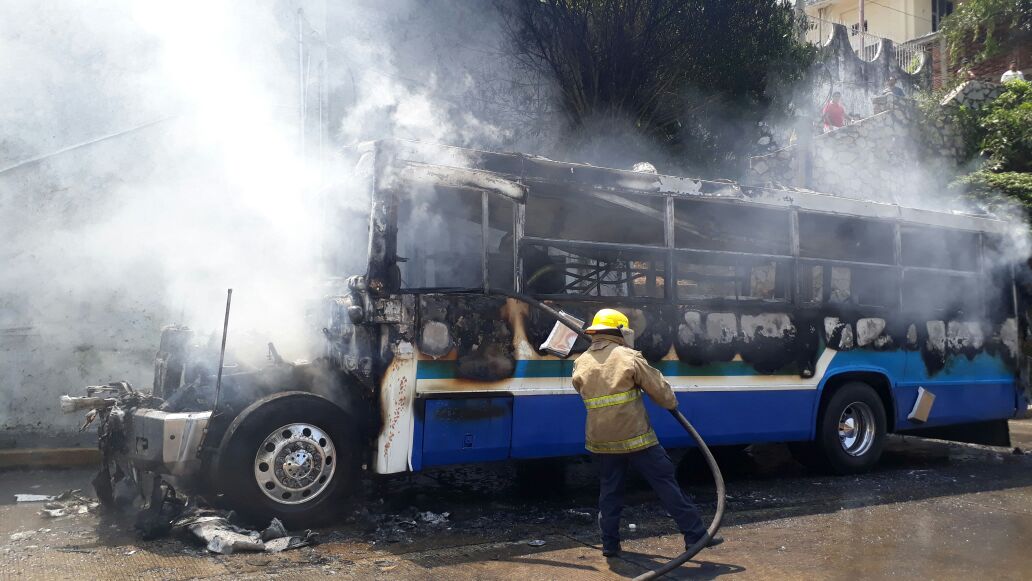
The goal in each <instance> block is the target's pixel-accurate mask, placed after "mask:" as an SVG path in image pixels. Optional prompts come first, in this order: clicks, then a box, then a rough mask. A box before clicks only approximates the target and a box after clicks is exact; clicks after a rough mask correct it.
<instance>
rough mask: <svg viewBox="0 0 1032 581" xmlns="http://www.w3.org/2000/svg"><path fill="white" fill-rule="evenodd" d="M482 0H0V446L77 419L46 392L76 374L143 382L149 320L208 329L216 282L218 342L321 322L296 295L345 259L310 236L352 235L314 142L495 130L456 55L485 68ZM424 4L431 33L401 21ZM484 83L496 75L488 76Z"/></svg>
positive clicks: (60, 388) (280, 333) (294, 346)
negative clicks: (225, 317) (61, 412)
mask: <svg viewBox="0 0 1032 581" xmlns="http://www.w3.org/2000/svg"><path fill="white" fill-rule="evenodd" d="M488 10H489V7H488V6H483V7H479V6H477V7H474V6H471V5H468V4H466V3H461V2H456V3H445V5H444V9H441V7H440V6H438V7H434V6H428V5H427V4H426V3H424V2H417V1H410V2H404V3H397V4H395V5H392V6H389V7H385V6H380V3H375V2H370V1H367V0H362V1H360V2H348V3H344V4H342V5H336V4H333V3H327V2H317V1H292V0H267V1H264V2H258V3H253V2H244V1H242V0H241V1H223V2H205V1H202V0H185V1H183V2H176V3H171V4H170V3H153V2H142V1H140V2H135V1H132V0H104V1H102V2H94V1H90V2H87V1H85V0H73V1H68V2H62V3H45V4H40V3H38V2H33V1H31V0H10V1H8V2H5V3H4V5H3V7H2V8H0V75H2V78H4V79H5V82H4V84H3V87H2V88H0V103H2V106H0V127H2V128H3V131H2V137H0V172H2V173H0V231H3V232H4V233H5V236H4V239H5V242H4V245H3V247H2V248H0V307H2V310H0V430H4V431H3V432H0V434H7V436H6V442H7V443H8V444H10V443H11V442H13V441H16V440H17V439H18V438H19V437H21V434H24V432H25V430H26V428H29V427H31V426H32V425H36V426H38V427H39V428H40V429H41V430H43V431H48V430H50V429H51V428H56V429H58V430H62V429H68V428H70V427H71V426H72V425H74V423H75V422H77V421H78V418H61V417H60V416H58V414H57V412H56V401H57V396H58V395H60V394H61V393H68V392H74V391H77V390H78V388H79V387H80V386H81V385H83V384H84V383H96V382H99V381H106V380H110V379H121V378H126V379H130V380H132V381H135V382H137V383H140V384H142V385H141V387H148V383H149V375H150V365H151V358H152V357H153V353H154V351H155V350H156V347H157V338H158V334H159V331H160V328H161V326H162V325H163V324H165V323H168V322H171V321H177V322H181V323H186V324H189V325H191V326H192V327H194V328H195V329H197V330H198V331H200V332H204V333H207V332H212V331H217V330H218V329H219V327H220V325H221V320H222V310H223V307H224V304H225V303H224V300H225V290H226V289H227V288H230V287H232V288H234V299H233V312H232V316H231V322H230V343H231V345H235V346H237V347H240V346H241V345H243V344H246V343H248V342H251V343H254V344H260V345H264V339H265V338H266V337H268V338H270V339H272V340H274V341H275V342H276V344H277V347H279V350H280V352H281V353H282V354H283V355H284V356H285V357H287V358H294V357H309V356H311V355H312V353H311V352H310V351H309V350H307V347H308V346H309V344H308V343H307V339H308V338H309V337H310V334H311V332H312V331H313V330H317V329H318V328H320V327H321V322H313V321H312V320H310V318H306V316H307V315H308V312H307V311H306V309H307V307H308V306H309V305H310V304H311V303H310V301H311V299H316V298H318V296H319V295H320V294H321V293H323V292H324V290H325V287H323V286H321V285H320V282H321V281H322V280H324V279H325V277H326V275H328V274H333V275H341V274H354V272H351V273H327V272H326V271H325V269H324V268H323V266H324V262H323V259H324V256H325V250H326V249H327V248H333V249H334V251H337V252H339V251H340V249H341V248H344V249H345V252H348V251H353V252H354V253H355V254H357V255H360V254H362V253H364V251H365V247H366V244H365V233H364V232H362V231H359V232H356V231H354V230H347V229H346V228H344V227H343V226H342V225H338V224H334V223H332V222H331V221H330V220H328V218H327V216H332V215H334V212H336V211H337V210H339V209H341V208H344V209H351V210H354V211H356V212H361V211H363V210H366V208H367V199H366V197H365V196H366V195H367V193H366V192H362V191H359V190H357V189H356V188H354V187H353V186H352V185H351V182H350V181H349V177H350V176H349V174H348V168H347V167H346V166H345V165H343V164H342V162H341V161H340V160H339V159H338V158H336V157H335V154H334V153H333V151H334V149H335V147H336V146H337V145H339V144H347V143H352V142H355V141H358V140H366V139H374V138H384V137H404V138H413V139H422V140H428V141H441V142H448V143H453V144H460V145H480V146H484V145H499V144H502V143H504V142H507V141H511V140H512V139H513V135H514V134H515V133H514V132H513V131H511V130H508V129H505V128H503V127H501V126H500V125H499V123H496V122H493V121H487V120H485V119H486V116H487V115H490V114H492V113H491V112H490V111H491V109H490V107H480V108H477V107H476V106H474V105H475V103H473V102H471V101H470V100H469V99H470V95H472V94H476V95H483V94H486V92H485V91H487V89H486V88H485V85H484V84H481V83H478V82H476V81H474V80H473V78H472V77H471V76H469V71H476V70H486V69H488V68H489V67H487V66H485V65H483V64H482V63H481V64H477V63H479V62H480V61H484V60H485V59H488V58H489V54H488V53H490V52H491V51H493V50H496V49H497V43H498V42H499V40H498V36H497V35H495V36H493V37H492V36H491V35H492V34H494V33H495V32H497V28H492V25H491V21H490V20H489V19H487V18H486V17H485V19H484V22H483V25H480V26H478V25H472V26H469V24H470V22H469V20H468V19H471V18H479V17H481V15H482V14H486V13H487V12H488ZM426 17H430V18H431V19H432V20H433V22H432V23H430V24H431V25H432V26H442V27H443V28H440V29H438V32H441V33H442V34H441V36H437V35H434V34H429V33H426V32H424V33H423V35H422V36H418V35H416V36H413V33H414V32H415V31H420V30H424V29H425V27H426V26H427V18H426ZM458 17H461V18H462V19H465V21H463V20H461V19H460V20H454V18H458ZM447 18H452V19H453V20H451V21H447V22H446V21H445V19H447ZM445 24H447V26H444V25H445ZM299 36H300V40H301V43H300V46H299V42H298V40H299ZM484 42H488V43H495V44H494V48H489V49H484V48H483V47H482V43H484ZM470 44H472V45H475V50H464V49H463V46H468V45H470ZM445 50H447V51H450V52H449V53H448V54H447V55H445V54H441V52H440V51H445ZM299 52H300V55H301V58H299ZM491 58H493V57H491ZM494 61H495V62H496V63H497V58H494ZM497 68H498V67H497V65H496V66H495V69H497ZM505 78H506V77H505V75H504V74H503V73H502V72H497V71H496V72H495V74H494V76H493V77H492V79H490V81H491V82H494V83H504V82H505ZM302 87H303V88H302ZM302 90H303V91H304V93H305V98H304V99H303V100H302V98H301V97H300V94H301V91H302ZM302 102H303V103H304V109H305V112H306V117H307V121H306V123H305V124H304V128H305V131H306V133H307V135H306V138H305V139H304V142H303V143H304V146H302V136H301V130H300V124H299V118H300V116H301V115H300V114H301V109H302V106H301V103H302ZM497 110H498V109H497V107H496V108H495V111H497ZM498 118H499V119H502V122H505V118H504V116H501V115H498ZM154 122H156V123H154ZM148 123H153V124H152V125H148V126H147V127H144V128H141V129H138V130H135V131H128V132H125V133H121V132H123V131H125V130H127V129H130V128H135V127H139V126H141V125H144V124H148ZM112 134H119V135H117V136H114V137H111V138H109V139H103V140H99V141H97V142H96V143H90V144H89V145H85V146H83V147H79V148H73V149H70V150H68V151H64V152H63V153H59V154H57V155H50V154H52V153H54V152H59V151H62V150H64V149H65V148H69V146H74V145H78V144H83V143H87V142H92V141H94V140H97V139H98V138H99V137H103V136H110V135H112ZM320 145H321V146H322V148H320ZM26 162H27V163H26ZM15 166H16V167H15ZM6 168H10V169H6ZM324 191H329V192H331V193H332V197H331V198H330V199H327V198H326V196H324V195H322V192H324ZM349 226H354V225H353V224H351V225H349ZM3 445H4V438H3V437H2V436H0V446H3Z"/></svg>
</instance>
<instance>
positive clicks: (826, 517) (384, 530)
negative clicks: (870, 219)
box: [0, 422, 1032, 579]
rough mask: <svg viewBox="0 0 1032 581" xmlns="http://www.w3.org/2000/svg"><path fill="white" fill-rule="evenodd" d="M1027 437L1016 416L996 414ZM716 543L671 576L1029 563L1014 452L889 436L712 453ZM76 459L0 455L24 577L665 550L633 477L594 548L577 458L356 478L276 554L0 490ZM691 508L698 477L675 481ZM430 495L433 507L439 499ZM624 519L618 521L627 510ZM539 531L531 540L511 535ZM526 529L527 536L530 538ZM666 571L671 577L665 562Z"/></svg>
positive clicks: (80, 478) (590, 556)
mask: <svg viewBox="0 0 1032 581" xmlns="http://www.w3.org/2000/svg"><path fill="white" fill-rule="evenodd" d="M1011 432H1012V434H1013V435H1014V441H1015V444H1016V445H1018V446H1021V447H1026V446H1027V447H1032V423H1029V422H1012V425H1011ZM725 473H726V475H727V476H728V481H729V484H728V514H727V518H726V521H725V522H726V525H725V529H724V535H725V536H726V537H727V539H728V541H727V542H726V543H725V544H724V545H723V546H721V547H719V548H717V549H714V550H709V551H706V552H704V553H703V554H702V555H700V558H699V561H698V562H697V563H695V564H692V565H690V566H689V567H687V568H685V569H683V570H682V571H681V572H680V574H679V575H678V576H677V577H680V578H695V579H700V578H701V579H712V578H715V577H725V578H728V579H771V578H787V579H828V578H832V579H834V578H857V577H863V578H875V579H881V578H890V577H893V578H895V577H922V578H935V579H949V578H972V577H975V576H978V577H984V578H1013V579H1020V578H1023V577H1025V576H1026V574H1027V571H1028V567H1029V566H1032V555H1030V554H1029V553H1028V551H1027V540H1028V538H1030V535H1032V457H1030V456H1027V455H1016V454H1013V453H1011V452H1010V451H1009V450H1007V449H1000V448H985V447H977V446H966V445H956V444H948V443H944V442H938V441H926V440H919V439H915V438H906V439H904V438H899V437H895V438H893V439H892V441H891V442H890V444H889V446H888V449H887V451H886V454H885V457H884V460H883V464H882V467H881V468H880V469H879V470H877V471H875V472H873V473H871V474H867V475H862V476H854V477H828V476H821V475H814V474H811V473H808V472H806V471H804V470H803V469H802V468H801V467H799V466H798V465H797V464H795V463H793V462H792V461H791V460H790V459H789V457H788V454H787V452H786V451H785V450H784V449H783V448H782V447H780V446H763V447H758V448H756V449H755V450H752V451H751V452H750V453H748V454H746V455H743V456H738V457H737V458H735V459H732V460H731V461H729V462H727V463H726V465H725ZM89 476H90V473H89V472H88V471H50V472H39V471H32V472H2V473H0V571H3V574H2V575H3V576H5V577H6V576H10V577H17V578H26V579H35V578H39V579H72V578H84V577H89V578H98V579H105V578H110V579H114V578H126V577H133V578H155V579H157V578H162V579H185V578H231V577H232V578H305V579H310V578H312V577H330V576H345V577H350V578H363V579H364V578H383V579H387V578H390V579H428V578H431V579H473V578H497V577H503V578H522V579H559V578H562V579H597V578H625V577H630V576H634V575H637V574H639V573H641V572H642V571H644V569H645V567H652V566H655V564H656V563H658V562H661V561H663V560H665V559H666V558H669V557H671V556H673V555H674V554H676V553H677V552H678V551H679V550H680V549H679V538H678V536H677V535H674V534H671V533H672V532H673V526H672V523H671V522H670V521H669V519H668V518H667V517H666V516H665V514H664V512H663V510H662V509H661V508H660V506H659V505H658V504H657V503H656V501H655V498H654V496H653V495H652V494H651V493H650V492H649V491H648V490H647V487H646V486H645V485H644V484H643V483H642V482H640V481H632V482H631V484H630V489H629V492H628V495H627V504H628V508H627V510H626V511H625V514H624V532H625V540H624V548H625V550H626V551H627V552H626V553H625V556H624V558H621V559H614V560H610V561H608V562H607V561H606V560H604V559H603V558H602V557H601V555H600V554H599V552H598V550H597V543H598V540H597V536H596V532H595V525H594V516H593V515H594V504H595V495H596V490H597V488H596V482H595V474H594V471H593V468H592V465H591V464H590V463H589V462H578V463H575V464H573V465H572V466H569V467H568V470H567V478H566V485H565V487H562V486H559V484H558V480H557V479H555V478H554V477H552V476H549V471H548V469H547V467H546V468H545V469H543V470H541V471H539V473H538V474H537V478H536V479H534V478H531V479H529V480H528V481H526V482H525V484H526V488H527V489H529V492H530V493H537V495H536V496H535V495H534V494H527V492H528V490H521V488H520V486H519V485H518V482H517V478H516V476H517V468H516V467H514V466H513V465H510V464H492V465H484V466H475V467H458V468H449V469H440V470H434V471H429V472H426V473H423V474H420V475H414V476H410V477H409V476H403V477H395V478H391V479H389V480H386V481H381V482H379V483H369V484H367V485H366V487H365V489H364V491H363V493H362V495H361V497H360V498H359V502H360V503H359V505H358V509H357V510H353V511H351V512H350V515H349V516H348V517H347V518H345V519H343V520H342V521H341V522H340V523H339V524H338V525H335V526H332V527H328V528H325V529H323V530H321V531H320V533H321V537H322V541H323V543H322V544H321V545H319V546H317V547H314V548H303V549H299V550H296V551H289V552H285V553H281V554H278V555H265V554H259V555H256V554H242V555H232V556H211V555H207V554H205V553H203V551H202V550H201V549H199V548H197V547H194V546H192V545H187V544H184V543H182V542H180V541H178V540H175V539H166V540H161V541H151V542H142V541H140V540H138V539H136V538H135V537H134V536H133V535H132V534H131V533H129V532H127V529H126V526H125V525H124V524H123V523H122V522H121V521H120V520H118V519H115V518H109V517H104V516H99V515H93V514H90V515H83V516H73V517H65V518H61V519H43V518H42V517H39V516H38V515H37V514H36V512H37V511H38V510H39V507H38V506H35V505H32V504H25V503H21V504H15V503H14V502H13V500H14V499H13V494H15V493H41V494H49V493H54V492H57V491H60V490H62V489H64V488H67V487H69V486H84V485H85V484H86V482H87V481H88V479H89ZM691 489H692V491H693V492H694V493H695V494H696V496H697V498H698V499H699V500H700V501H701V503H702V504H703V508H704V511H706V512H707V513H708V512H709V511H711V510H712V502H713V497H712V493H711V492H710V487H709V484H708V483H705V482H702V483H698V484H695V485H692V488H691ZM444 513H448V514H447V516H445V515H444ZM631 523H633V524H635V525H636V526H635V530H634V531H633V532H632V531H630V530H628V525H629V524H631ZM532 540H543V541H545V543H544V544H543V545H541V546H532V545H530V544H528V542H529V541H532ZM535 544H536V543H535ZM675 578H676V577H675Z"/></svg>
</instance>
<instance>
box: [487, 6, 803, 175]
mask: <svg viewBox="0 0 1032 581" xmlns="http://www.w3.org/2000/svg"><path fill="white" fill-rule="evenodd" d="M499 6H500V8H501V9H502V10H503V11H504V12H505V14H506V16H507V23H508V33H509V37H510V40H511V41H512V47H513V50H514V52H515V54H516V55H517V56H518V57H519V58H521V59H522V60H523V61H524V62H525V63H526V64H528V65H530V66H532V67H534V68H535V69H537V70H539V71H541V72H542V73H544V74H545V75H547V76H548V77H549V78H550V79H551V80H552V81H553V82H554V83H555V86H556V87H557V89H558V92H559V94H560V95H561V109H562V111H563V115H564V118H565V120H566V124H567V127H566V130H567V131H566V143H567V145H569V146H571V149H573V150H580V151H584V148H588V149H589V151H590V143H591V142H592V141H603V142H604V141H606V140H607V139H609V140H611V142H614V143H619V144H620V146H621V147H624V148H625V150H624V151H622V153H623V154H625V155H626V156H633V155H641V154H642V153H643V151H650V150H651V151H650V152H651V153H655V152H656V150H657V149H658V150H659V151H661V152H664V153H666V154H667V155H668V156H669V157H668V160H667V161H668V163H676V164H678V165H684V166H690V167H692V168H693V169H695V170H697V171H702V172H704V173H710V174H712V175H721V174H723V175H725V176H726V175H728V174H727V172H728V171H735V170H737V169H739V168H740V165H739V164H741V162H742V161H743V160H744V158H745V156H746V155H747V153H748V150H749V149H750V148H751V147H752V146H753V145H754V144H755V142H756V139H757V138H758V131H759V127H758V124H759V122H760V121H761V120H763V119H765V118H770V117H771V116H774V115H778V114H786V113H788V112H790V111H791V108H792V98H791V97H792V93H791V89H792V88H793V87H794V86H796V84H797V83H798V81H800V80H802V79H803V78H804V77H805V75H806V74H807V73H808V71H809V70H810V67H811V64H812V63H813V62H814V58H815V56H816V49H815V48H814V47H813V46H811V45H808V44H806V43H805V42H803V41H802V40H801V31H802V26H803V22H802V21H801V20H800V19H799V18H798V17H797V15H796V13H795V12H794V11H793V9H792V7H791V6H790V5H788V4H786V3H784V2H782V1H781V0H511V1H508V2H500V3H499ZM635 148H637V149H638V150H639V151H633V149H635ZM626 149H631V150H632V151H626ZM595 153H598V155H597V156H596V159H589V161H607V162H609V161H612V160H611V159H597V157H600V156H601V157H604V154H603V153H601V152H599V151H597V150H595ZM588 155H589V157H590V155H591V154H588ZM624 161H626V160H624ZM659 161H663V160H659Z"/></svg>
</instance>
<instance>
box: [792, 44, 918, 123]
mask: <svg viewBox="0 0 1032 581" xmlns="http://www.w3.org/2000/svg"><path fill="white" fill-rule="evenodd" d="M816 67H817V69H816V71H815V72H816V81H815V83H814V86H813V90H812V98H811V106H812V107H813V111H814V112H819V111H820V110H821V108H822V107H823V106H824V104H825V103H827V102H828V100H829V99H830V98H831V95H832V93H834V92H835V91H840V92H841V93H842V103H843V105H844V106H845V107H846V111H848V112H849V113H850V114H851V115H852V116H853V117H856V118H859V117H869V116H870V115H872V114H873V113H874V111H873V110H872V108H871V98H872V97H874V96H876V95H880V94H881V93H882V92H884V90H885V84H886V82H887V81H888V79H889V77H893V76H894V77H896V79H897V84H898V85H899V87H901V88H902V89H903V93H904V94H905V95H908V96H912V95H914V94H915V93H916V92H917V91H918V90H920V89H927V88H929V87H931V82H932V70H931V69H932V67H931V59H930V58H926V59H925V63H924V64H922V65H921V66H920V67H919V68H918V69H917V70H916V71H915V72H914V73H912V74H911V73H908V72H907V71H905V70H903V69H902V68H900V66H899V64H898V63H897V62H896V46H895V44H894V43H893V42H892V41H891V40H888V39H882V42H881V44H880V45H879V47H878V53H877V55H876V56H875V58H874V59H873V60H871V61H865V60H863V59H862V58H860V57H859V56H858V55H857V54H856V53H855V52H854V51H853V48H852V46H851V45H850V43H849V31H848V30H846V27H845V26H843V25H841V24H836V25H835V29H834V32H833V33H832V35H831V38H830V40H829V41H828V43H827V44H825V45H824V46H822V47H821V57H820V58H819V59H818V64H817V65H816Z"/></svg>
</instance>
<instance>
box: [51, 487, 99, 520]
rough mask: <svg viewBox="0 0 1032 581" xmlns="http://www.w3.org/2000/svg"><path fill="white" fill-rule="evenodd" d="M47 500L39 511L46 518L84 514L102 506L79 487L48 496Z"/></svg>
mask: <svg viewBox="0 0 1032 581" xmlns="http://www.w3.org/2000/svg"><path fill="white" fill-rule="evenodd" d="M41 496H42V495H41ZM46 500H47V501H48V502H47V503H46V504H44V505H43V509H42V510H40V511H39V515H40V516H42V517H44V518H60V517H63V516H72V515H82V514H87V513H89V512H90V511H92V510H96V509H97V508H98V507H100V502H98V501H97V500H96V499H93V498H89V497H87V496H84V495H83V494H82V491H81V490H77V489H76V490H66V491H64V492H62V493H61V494H58V495H55V496H47V497H46Z"/></svg>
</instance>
